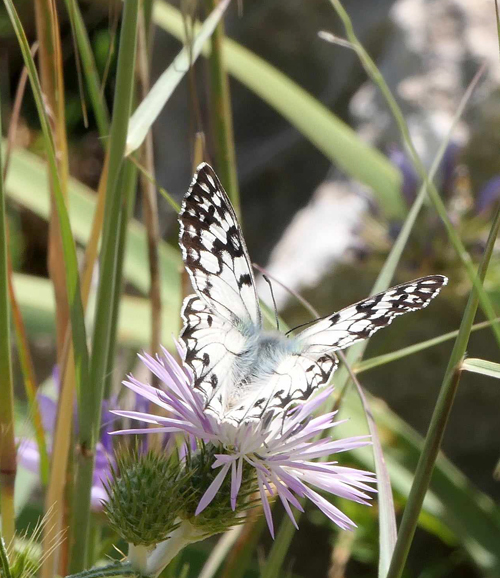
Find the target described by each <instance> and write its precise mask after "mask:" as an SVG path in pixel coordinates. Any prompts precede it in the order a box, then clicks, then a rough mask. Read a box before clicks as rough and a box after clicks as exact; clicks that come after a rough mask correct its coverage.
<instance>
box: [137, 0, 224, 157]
mask: <svg viewBox="0 0 500 578" xmlns="http://www.w3.org/2000/svg"><path fill="white" fill-rule="evenodd" d="M229 2H230V0H222V2H220V3H219V4H218V5H217V7H216V8H215V9H214V10H213V11H212V13H211V14H210V15H209V16H208V18H207V19H206V20H205V21H204V22H203V25H202V26H200V27H199V29H198V31H197V34H196V38H195V39H194V41H193V44H192V46H188V45H187V44H186V46H184V48H183V49H182V50H181V51H180V52H179V54H178V55H177V56H176V57H175V59H174V61H173V62H172V64H171V65H170V66H169V67H168V68H167V70H165V72H164V73H163V74H162V75H161V76H160V78H159V79H158V80H157V81H156V82H155V84H154V86H153V87H152V88H151V90H150V91H149V93H148V95H147V96H146V98H145V99H144V100H143V101H142V102H141V104H140V105H139V106H138V107H137V109H136V111H135V112H134V114H133V115H132V116H131V118H130V121H129V125H128V134H127V151H126V154H127V155H129V154H130V153H132V152H134V151H135V150H137V149H138V148H139V147H140V146H141V144H142V143H143V142H144V139H145V138H146V135H147V134H148V132H149V130H150V129H151V126H152V125H153V123H154V121H155V120H156V119H157V118H158V115H159V114H160V112H161V111H162V109H163V107H164V106H165V104H166V102H167V101H168V99H169V98H170V97H171V96H172V93H173V92H174V90H175V89H176V88H177V86H178V84H179V82H180V81H181V80H182V79H183V78H184V76H185V75H186V74H187V73H188V72H189V68H190V66H191V65H192V64H193V63H194V62H196V59H197V58H198V56H199V55H200V52H201V49H202V48H203V46H204V44H205V43H206V41H207V40H208V39H209V38H210V36H211V35H212V34H213V32H214V30H215V28H216V26H217V24H218V23H219V22H220V19H221V18H222V16H224V12H225V11H226V8H227V7H228V5H229Z"/></svg>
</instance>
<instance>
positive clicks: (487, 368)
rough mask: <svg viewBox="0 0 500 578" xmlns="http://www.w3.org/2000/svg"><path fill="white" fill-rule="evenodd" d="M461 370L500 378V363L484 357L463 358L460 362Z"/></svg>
mask: <svg viewBox="0 0 500 578" xmlns="http://www.w3.org/2000/svg"><path fill="white" fill-rule="evenodd" d="M462 370H465V371H471V372H472V373H480V374H481V375H487V376H489V377H495V378H496V379H500V363H495V362H493V361H488V360H486V359H474V358H469V359H464V361H463V362H462Z"/></svg>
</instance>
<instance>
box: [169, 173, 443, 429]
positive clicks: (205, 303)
mask: <svg viewBox="0 0 500 578" xmlns="http://www.w3.org/2000/svg"><path fill="white" fill-rule="evenodd" d="M179 220H180V246H181V250H182V256H183V259H184V263H185V266H186V269H187V271H188V273H189V275H190V278H191V282H192V285H193V287H194V289H195V292H196V295H191V296H189V297H187V298H186V299H185V301H184V304H183V308H182V317H183V320H184V327H183V330H182V333H181V338H182V340H183V342H184V344H185V346H186V350H187V351H186V362H187V364H188V365H189V366H190V367H191V369H192V370H193V372H194V376H195V388H196V389H197V390H198V391H199V392H201V394H202V395H203V397H204V399H205V404H206V409H207V410H208V411H209V412H210V413H212V414H213V415H215V416H216V417H217V418H218V419H219V420H220V421H229V422H235V423H240V422H242V421H247V420H254V419H262V418H264V416H266V414H267V415H271V414H273V413H276V412H279V411H283V410H284V409H286V408H288V407H289V406H290V405H291V404H293V403H295V402H300V401H303V400H306V399H308V398H309V396H310V395H311V394H312V393H313V392H314V391H315V390H316V389H317V388H318V387H321V386H323V385H326V384H327V382H328V381H329V379H330V377H331V375H332V373H333V372H334V371H335V370H336V368H337V366H338V359H337V356H336V355H335V353H334V351H335V350H338V349H343V348H345V347H348V346H349V345H352V344H353V343H356V342H357V341H360V340H361V339H366V338H367V337H369V336H370V335H372V334H373V333H375V331H378V330H379V329H381V328H382V327H386V326H387V325H389V324H390V323H391V322H392V320H393V319H394V318H395V317H397V316H398V315H403V314H404V313H408V312H410V311H417V310H419V309H422V308H423V307H426V306H427V305H428V304H429V302H430V301H431V300H432V299H434V297H436V295H437V294H438V293H439V291H440V290H441V288H442V287H443V286H444V285H446V283H447V281H448V280H447V278H446V277H443V276H442V275H430V276H428V277H422V278H421V279H415V280H414V281H410V282H409V283H403V284H402V285H398V286H397V287H392V288H391V289H389V290H387V291H384V292H383V293H379V294H378V295H374V296H372V297H369V298H368V299H364V300H363V301H360V302H359V303H356V304H355V305H351V306H350V307H346V308H345V309H342V310H341V311H339V312H337V313H333V314H332V315H328V316H327V317H324V318H322V319H319V320H317V321H314V322H313V323H312V324H310V325H309V326H308V327H307V329H304V330H303V331H301V332H300V333H298V334H296V335H294V336H286V335H284V334H283V333H280V332H279V331H268V330H264V329H263V325H262V315H261V311H260V307H259V302H258V298H257V293H256V289H255V281H254V276H253V273H252V268H251V265H250V259H249V257H248V252H247V248H246V245H245V241H244V239H243V235H242V232H241V229H240V226H239V224H238V221H237V218H236V214H235V212H234V209H233V207H232V206H231V203H230V201H229V198H228V197H227V195H226V193H225V191H224V189H223V187H222V185H221V183H220V181H219V179H218V178H217V175H216V174H215V172H214V171H213V169H212V168H211V167H210V166H209V165H208V164H206V163H202V164H201V165H199V167H198V169H197V171H196V173H195V175H194V178H193V181H192V183H191V186H190V188H189V190H188V192H187V193H186V196H185V198H184V201H183V203H182V209H181V212H180V215H179Z"/></svg>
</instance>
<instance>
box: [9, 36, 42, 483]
mask: <svg viewBox="0 0 500 578" xmlns="http://www.w3.org/2000/svg"><path fill="white" fill-rule="evenodd" d="M37 49H38V43H35V44H34V45H33V46H32V48H31V56H32V57H34V55H35V54H36V51H37ZM27 82H28V69H27V68H26V66H23V70H22V72H21V76H20V78H19V82H18V85H17V89H16V95H15V98H14V106H13V108H12V113H11V117H10V121H9V128H8V131H7V146H6V152H5V162H4V165H3V173H2V174H3V181H4V183H6V182H7V174H8V169H9V160H10V155H11V152H12V148H13V146H14V139H15V136H16V130H17V125H18V122H19V115H20V111H21V105H22V102H23V98H24V93H25V89H26V83H27ZM7 245H8V247H10V236H9V230H8V227H7ZM12 276H13V271H12V260H11V258H10V252H9V251H7V282H8V290H9V302H10V307H11V312H12V319H13V322H14V323H13V324H14V331H15V335H16V345H17V353H18V358H19V363H20V366H21V373H22V375H23V383H24V389H25V392H26V397H27V399H28V403H29V415H30V417H31V420H32V423H33V429H34V431H35V439H36V442H37V446H38V452H39V455H40V479H41V482H42V485H44V486H46V485H47V483H48V479H49V459H48V454H47V444H46V441H45V433H44V431H43V424H42V418H41V415H40V408H39V406H38V400H37V398H36V389H37V387H36V377H35V370H34V367H33V360H32V358H31V353H30V348H29V343H28V337H27V334H26V328H25V326H24V322H23V318H22V315H21V311H20V309H19V305H18V303H17V299H16V294H15V290H14V284H13V281H12Z"/></svg>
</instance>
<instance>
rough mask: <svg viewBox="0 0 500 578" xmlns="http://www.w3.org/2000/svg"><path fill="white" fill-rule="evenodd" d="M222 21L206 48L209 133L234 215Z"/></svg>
mask: <svg viewBox="0 0 500 578" xmlns="http://www.w3.org/2000/svg"><path fill="white" fill-rule="evenodd" d="M219 1H220V0H210V1H209V6H210V9H211V10H215V8H216V6H217V5H218V4H219ZM223 42H224V20H222V19H221V20H220V22H219V24H218V25H217V27H216V28H215V30H214V33H213V34H212V38H211V49H210V58H209V61H210V62H209V64H210V88H211V90H210V104H211V108H212V123H213V135H214V137H215V152H216V163H215V165H216V168H217V172H218V174H219V175H220V179H221V182H222V184H223V186H224V187H225V189H226V191H227V192H228V195H229V198H230V199H231V202H232V204H233V207H234V209H235V211H236V214H237V215H238V217H241V212H240V191H239V188H238V174H237V171H236V152H235V150H234V132H233V113H232V110H231V96H230V92H229V82H228V78H227V72H226V63H225V59H224V51H223Z"/></svg>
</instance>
